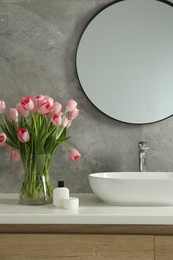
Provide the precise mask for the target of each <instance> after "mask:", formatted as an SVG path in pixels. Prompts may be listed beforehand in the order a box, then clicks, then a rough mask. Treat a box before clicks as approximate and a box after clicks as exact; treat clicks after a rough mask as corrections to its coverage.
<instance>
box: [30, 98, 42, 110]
mask: <svg viewBox="0 0 173 260" xmlns="http://www.w3.org/2000/svg"><path fill="white" fill-rule="evenodd" d="M43 99H44V96H43V95H39V96H34V97H33V102H34V109H35V110H36V111H37V110H38V109H39V108H40V106H41V104H42V100H43Z"/></svg>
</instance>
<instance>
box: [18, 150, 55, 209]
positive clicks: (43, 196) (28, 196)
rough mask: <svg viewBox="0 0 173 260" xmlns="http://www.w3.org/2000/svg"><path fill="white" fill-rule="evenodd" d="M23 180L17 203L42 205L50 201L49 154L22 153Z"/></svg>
mask: <svg viewBox="0 0 173 260" xmlns="http://www.w3.org/2000/svg"><path fill="white" fill-rule="evenodd" d="M21 159H22V163H23V167H24V180H23V183H22V187H21V190H20V194H19V204H25V205H43V204H50V203H52V184H51V181H50V178H49V173H50V166H51V159H52V155H51V154H22V155H21Z"/></svg>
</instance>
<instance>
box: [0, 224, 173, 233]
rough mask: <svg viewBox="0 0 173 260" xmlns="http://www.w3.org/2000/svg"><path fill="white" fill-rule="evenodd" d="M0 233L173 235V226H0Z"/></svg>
mask: <svg viewBox="0 0 173 260" xmlns="http://www.w3.org/2000/svg"><path fill="white" fill-rule="evenodd" d="M0 233H37V234H38V233H51V234H126V235H128V234H130V235H134V234H138V235H173V225H111V224H107V225H100V224H97V225H95V224H63V225H60V224H0Z"/></svg>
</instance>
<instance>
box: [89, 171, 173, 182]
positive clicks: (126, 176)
mask: <svg viewBox="0 0 173 260" xmlns="http://www.w3.org/2000/svg"><path fill="white" fill-rule="evenodd" d="M88 178H97V179H98V178H100V179H104V180H106V179H107V180H113V181H114V180H116V181H117V180H125V181H127V180H128V181H133V180H162V181H163V180H171V179H172V180H173V172H97V173H96V172H95V173H91V174H89V175H88Z"/></svg>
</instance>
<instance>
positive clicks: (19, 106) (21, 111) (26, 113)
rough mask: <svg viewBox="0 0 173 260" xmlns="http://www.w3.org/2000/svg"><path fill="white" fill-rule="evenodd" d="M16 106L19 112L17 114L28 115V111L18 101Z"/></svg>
mask: <svg viewBox="0 0 173 260" xmlns="http://www.w3.org/2000/svg"><path fill="white" fill-rule="evenodd" d="M16 108H17V111H18V112H19V114H21V115H22V116H28V115H29V111H27V110H25V109H24V108H23V106H22V105H21V104H20V103H18V104H17V105H16Z"/></svg>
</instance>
